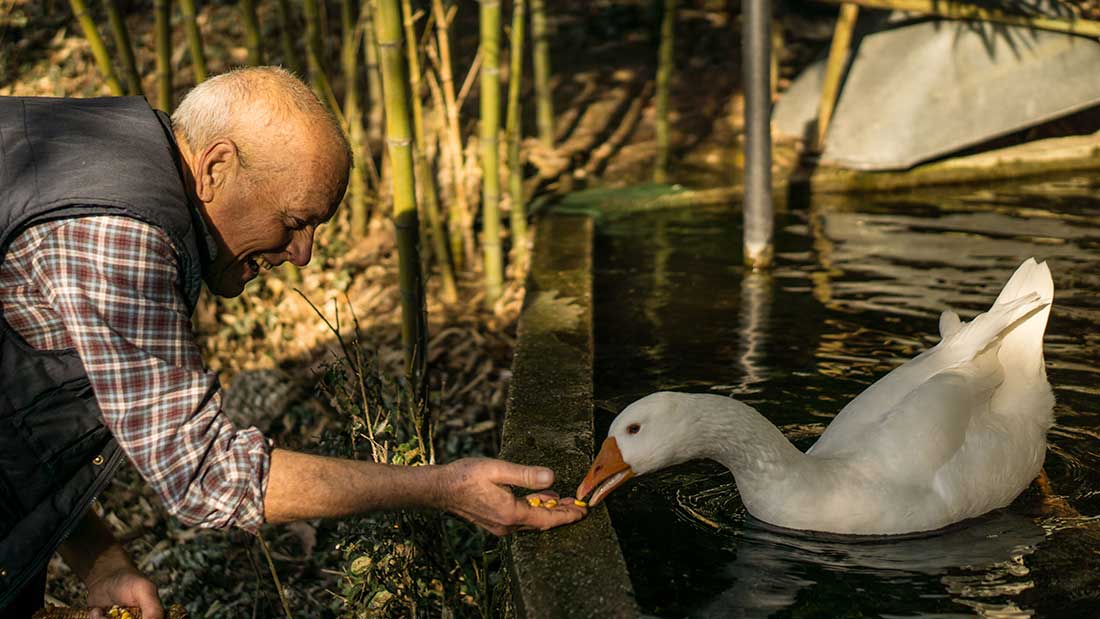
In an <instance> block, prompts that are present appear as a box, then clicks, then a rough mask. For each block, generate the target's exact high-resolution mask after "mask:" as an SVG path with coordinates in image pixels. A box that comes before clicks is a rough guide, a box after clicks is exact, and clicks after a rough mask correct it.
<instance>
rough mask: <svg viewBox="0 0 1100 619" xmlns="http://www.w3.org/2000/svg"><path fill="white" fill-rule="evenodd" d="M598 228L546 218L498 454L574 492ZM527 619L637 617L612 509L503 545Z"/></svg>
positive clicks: (588, 453) (589, 357) (584, 412)
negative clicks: (549, 473) (552, 475)
mask: <svg viewBox="0 0 1100 619" xmlns="http://www.w3.org/2000/svg"><path fill="white" fill-rule="evenodd" d="M593 227H594V226H593V222H592V219H591V218H590V217H587V216H583V215H565V214H550V215H548V216H546V217H543V218H542V219H540V220H539V222H538V225H537V230H536V237H535V251H534V255H533V257H532V262H531V271H530V273H529V275H528V278H527V296H526V299H525V301H524V307H523V310H522V312H521V314H520V319H519V328H518V331H519V340H518V343H517V344H516V351H515V357H514V359H513V362H512V372H513V376H512V385H511V389H510V390H509V395H508V411H507V414H506V415H505V419H504V429H503V437H502V443H503V444H502V446H501V450H500V456H501V457H502V458H504V459H507V460H512V461H514V462H520V463H523V464H537V465H542V466H549V467H551V468H553V469H554V471H555V472H556V473H557V481H556V483H555V485H554V490H556V491H558V492H559V493H561V494H562V495H563V496H564V495H572V493H573V491H574V490H575V489H576V487H577V485H579V484H580V481H581V479H582V478H583V477H584V474H585V472H586V471H587V469H588V465H589V463H590V462H591V461H592V457H593V453H592V452H593V432H594V430H593V420H592V415H593V411H592V392H593V391H592V390H593V386H592V364H593V337H592V277H593V268H592V267H593V264H592V251H593ZM503 547H504V561H505V565H506V568H507V570H508V579H509V581H510V589H511V600H512V610H513V611H514V614H515V615H516V616H519V617H527V618H540V617H636V616H638V615H639V612H638V609H637V606H636V605H635V602H634V594H633V589H632V587H631V585H630V577H629V574H628V573H627V571H626V564H625V562H624V561H623V556H622V551H621V550H620V549H619V541H618V538H617V536H616V535H615V531H614V529H612V527H611V520H610V518H609V517H608V514H607V508H606V507H604V506H600V507H597V508H595V509H593V510H591V511H590V512H589V515H588V517H587V518H586V519H585V520H583V521H581V522H580V523H578V524H574V525H570V526H566V527H560V528H557V529H553V530H551V531H547V532H532V533H520V534H517V535H513V536H512V537H510V538H508V539H507V540H506V541H505V543H504V546H503Z"/></svg>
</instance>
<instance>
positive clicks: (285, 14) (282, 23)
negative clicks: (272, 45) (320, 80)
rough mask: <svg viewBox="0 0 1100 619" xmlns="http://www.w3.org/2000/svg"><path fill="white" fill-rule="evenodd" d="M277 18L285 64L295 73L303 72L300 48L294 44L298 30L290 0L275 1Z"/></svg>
mask: <svg viewBox="0 0 1100 619" xmlns="http://www.w3.org/2000/svg"><path fill="white" fill-rule="evenodd" d="M275 19H276V21H277V22H278V23H279V45H280V46H281V47H282V48H283V66H285V67H286V68H287V69H289V70H290V72H291V73H293V74H295V75H301V74H302V59H301V58H299V57H298V50H297V48H296V47H295V46H294V35H293V34H292V33H295V32H297V30H296V28H295V26H294V19H293V17H292V14H291V11H290V0H277V1H276V2H275Z"/></svg>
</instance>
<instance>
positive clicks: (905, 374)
mask: <svg viewBox="0 0 1100 619" xmlns="http://www.w3.org/2000/svg"><path fill="white" fill-rule="evenodd" d="M1047 305H1049V301H1048V300H1046V299H1042V298H1040V296H1039V295H1038V294H1035V293H1029V294H1026V295H1024V296H1022V297H1020V298H1018V299H1015V300H1013V301H1011V302H1007V303H996V304H994V305H993V307H992V308H990V310H989V311H988V312H986V313H984V314H981V315H979V316H977V317H976V318H974V320H972V321H970V322H969V323H966V324H962V323H961V322H960V323H959V324H958V325H956V324H955V321H954V320H952V319H951V318H950V317H948V318H947V319H946V320H945V319H944V318H943V317H941V319H940V323H941V328H942V327H943V326H946V327H947V328H946V329H943V334H944V339H943V340H942V341H941V342H940V343H939V344H937V345H935V346H934V347H932V348H931V349H929V350H927V351H925V352H923V353H921V354H920V355H918V356H916V357H914V358H913V359H911V360H910V361H908V362H906V363H905V364H903V365H901V366H900V367H898V368H896V369H894V370H893V371H892V372H890V373H889V374H887V375H886V376H883V377H882V378H881V379H879V380H878V382H876V383H874V384H873V385H871V386H870V387H868V388H867V389H866V390H865V391H864V392H863V393H861V394H859V395H858V396H856V398H855V399H854V400H852V401H851V402H849V403H848V405H847V406H845V407H844V408H843V409H841V411H840V412H839V413H838V414H837V416H836V417H835V418H834V419H833V421H832V422H831V423H830V424H829V427H827V428H826V429H825V432H824V433H823V434H822V435H821V438H819V439H818V440H817V442H816V443H815V444H814V446H813V447H811V448H810V450H809V453H811V454H813V455H815V456H832V455H835V454H837V453H840V452H842V451H847V450H848V449H849V448H850V447H852V446H855V445H858V442H859V440H862V439H861V438H860V437H862V435H863V434H864V433H865V432H866V431H867V430H868V429H869V428H872V427H875V426H877V425H878V424H880V423H881V422H882V421H883V419H884V418H885V417H887V416H889V415H891V414H893V412H894V410H895V407H897V406H899V405H900V404H901V403H902V402H903V401H904V400H906V398H908V397H909V396H910V394H913V393H914V392H915V391H917V390H918V389H922V388H925V387H928V388H930V389H932V390H933V391H932V393H935V392H934V390H935V389H936V388H937V386H942V385H941V383H940V382H937V383H935V385H932V386H930V387H929V386H927V385H926V383H928V382H929V381H931V380H932V379H933V378H934V377H936V376H938V375H940V374H941V373H943V372H945V371H947V370H949V369H953V368H954V369H958V368H962V367H963V366H964V364H966V363H968V362H971V361H972V360H973V359H974V358H975V356H976V355H978V354H979V353H981V352H982V351H984V350H986V349H987V348H989V347H991V346H993V345H995V344H997V343H998V342H999V341H1000V338H1001V337H1003V336H1004V334H1006V333H1007V332H1008V331H1010V330H1011V329H1012V328H1013V327H1014V326H1015V325H1017V324H1019V323H1020V322H1021V321H1022V320H1024V319H1026V318H1027V317H1029V316H1031V315H1032V314H1035V313H1036V312H1039V311H1041V310H1043V309H1044V308H1046V307H1047ZM956 320H957V317H956ZM963 369H964V368H963ZM923 397H926V398H927V397H930V396H929V395H928V392H924V395H923Z"/></svg>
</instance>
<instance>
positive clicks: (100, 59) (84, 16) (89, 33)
mask: <svg viewBox="0 0 1100 619" xmlns="http://www.w3.org/2000/svg"><path fill="white" fill-rule="evenodd" d="M69 6H71V7H72V9H73V15H74V16H75V17H76V19H77V21H78V22H80V28H81V29H82V30H83V31H84V38H85V39H87V40H88V45H89V46H91V48H92V56H94V57H95V63H96V66H97V67H99V72H100V73H102V74H103V81H105V82H107V88H108V89H109V90H110V91H111V94H112V95H115V96H122V95H123V94H125V93H124V92H123V90H122V84H121V83H119V81H118V78H117V77H115V69H114V67H112V66H111V57H110V56H109V55H107V46H106V45H104V43H103V38H102V37H100V36H99V30H97V29H96V27H95V22H94V21H93V20H92V16H91V15H89V14H88V7H87V6H85V5H84V0H69Z"/></svg>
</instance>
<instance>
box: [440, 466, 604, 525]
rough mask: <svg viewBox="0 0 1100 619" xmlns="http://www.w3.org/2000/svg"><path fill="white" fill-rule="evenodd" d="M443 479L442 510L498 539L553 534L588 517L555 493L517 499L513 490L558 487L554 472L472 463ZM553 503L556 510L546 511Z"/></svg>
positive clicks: (444, 472) (445, 469) (444, 470)
mask: <svg viewBox="0 0 1100 619" xmlns="http://www.w3.org/2000/svg"><path fill="white" fill-rule="evenodd" d="M441 473H442V474H441V476H440V477H441V483H440V489H439V492H440V494H439V496H440V503H441V504H440V507H441V508H442V509H445V510H447V511H449V512H451V513H452V514H455V515H456V516H459V517H461V518H464V519H466V520H469V521H470V522H472V523H474V524H476V525H477V526H479V527H481V528H483V529H485V530H487V531H489V532H490V533H492V534H493V535H508V534H509V533H513V532H515V531H527V530H540V531H541V530H546V529H552V528H554V527H558V526H561V525H563V524H569V523H571V522H576V521H578V520H580V519H581V518H584V517H585V515H586V514H587V513H588V510H587V509H585V508H584V507H580V506H577V505H576V504H575V503H574V502H573V499H572V498H567V499H565V500H560V499H559V498H558V495H557V494H556V493H554V492H549V491H545V492H536V493H533V494H530V495H527V496H525V497H523V498H518V497H516V496H515V495H514V494H512V491H511V490H509V488H508V487H509V486H513V487H517V488H528V489H531V490H545V489H546V488H549V487H550V486H551V485H553V483H554V471H552V470H550V469H548V468H545V467H541V466H524V465H522V464H515V463H512V462H505V461H504V460H491V459H487V458H467V459H464V460H458V461H455V462H453V463H451V464H447V465H445V466H443V467H442V470H441ZM531 498H538V499H539V501H537V503H539V505H537V506H536V505H532V504H531V501H529V499H531ZM548 501H551V503H550V505H551V507H546V505H547V502H548ZM553 501H556V504H555V503H553Z"/></svg>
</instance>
